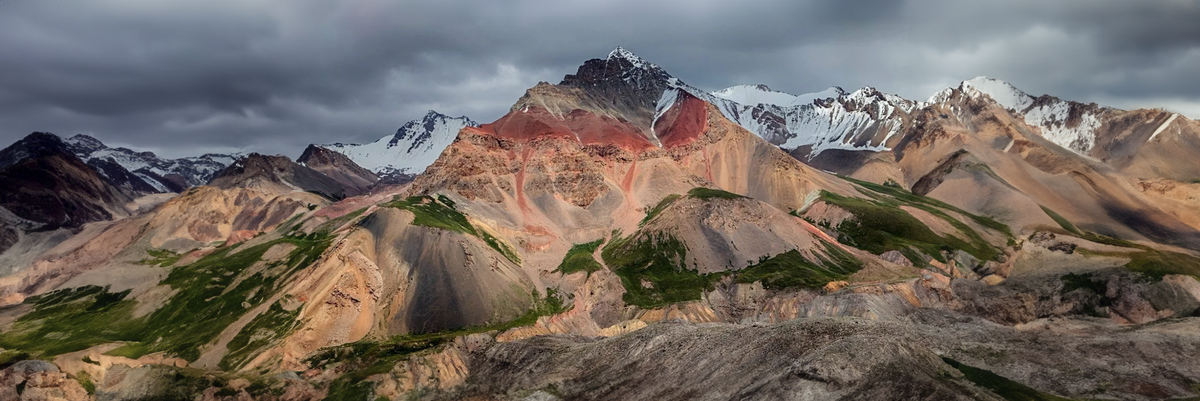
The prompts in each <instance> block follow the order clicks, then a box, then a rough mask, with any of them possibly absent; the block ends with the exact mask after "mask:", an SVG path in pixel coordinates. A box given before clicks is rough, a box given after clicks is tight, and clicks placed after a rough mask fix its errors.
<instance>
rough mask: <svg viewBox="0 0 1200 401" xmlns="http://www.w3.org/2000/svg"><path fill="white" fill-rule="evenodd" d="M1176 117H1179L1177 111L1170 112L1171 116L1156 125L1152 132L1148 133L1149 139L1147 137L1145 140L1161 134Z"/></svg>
mask: <svg viewBox="0 0 1200 401" xmlns="http://www.w3.org/2000/svg"><path fill="white" fill-rule="evenodd" d="M1176 117H1179V114H1178V113H1177V114H1172V115H1171V118H1168V119H1167V122H1164V123H1163V125H1160V126H1158V129H1156V130H1154V133H1153V134H1151V135H1150V139H1147V140H1146V142H1150V141H1153V140H1154V137H1156V136H1158V134H1161V133H1162V132H1163V131H1166V130H1167V127H1168V126H1170V125H1171V123H1173V122H1175V118H1176Z"/></svg>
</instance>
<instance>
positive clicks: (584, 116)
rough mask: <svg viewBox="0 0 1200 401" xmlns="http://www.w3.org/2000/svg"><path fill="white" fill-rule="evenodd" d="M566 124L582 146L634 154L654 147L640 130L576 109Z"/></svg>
mask: <svg viewBox="0 0 1200 401" xmlns="http://www.w3.org/2000/svg"><path fill="white" fill-rule="evenodd" d="M566 122H567V126H568V127H570V128H571V131H573V132H574V133H575V135H576V136H577V137H578V138H579V142H581V143H583V144H584V145H592V144H596V145H615V146H618V147H621V148H623V149H626V150H630V151H635V152H637V151H642V150H646V149H649V148H653V147H654V144H653V143H650V141H649V140H648V139H646V137H645V136H644V135H642V131H641V130H640V129H638V128H637V127H634V126H633V125H632V124H629V123H628V122H626V121H621V120H617V119H615V118H612V117H609V116H601V115H596V114H595V113H592V112H589V111H585V110H579V109H576V110H575V111H572V112H571V113H570V114H568V115H567V118H566Z"/></svg>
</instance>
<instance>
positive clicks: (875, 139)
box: [712, 85, 920, 158]
mask: <svg viewBox="0 0 1200 401" xmlns="http://www.w3.org/2000/svg"><path fill="white" fill-rule="evenodd" d="M712 95H713V96H716V97H718V98H721V99H724V100H726V101H727V102H726V103H725V104H722V105H720V109H721V112H722V113H723V114H725V117H726V118H729V119H730V120H732V121H734V122H736V123H738V124H739V125H741V126H742V127H745V128H746V129H748V130H750V131H751V132H754V133H756V134H758V135H759V136H760V137H762V138H763V139H766V140H767V141H768V142H771V143H773V144H776V145H779V147H781V148H783V149H786V150H789V151H791V150H794V149H797V148H801V147H808V149H809V151H808V152H807V154H808V157H809V158H812V157H814V156H816V155H817V154H820V153H821V152H822V151H825V150H828V149H856V150H887V147H886V145H885V144H886V143H887V141H888V140H889V139H891V138H892V137H893V136H894V135H896V134H898V133H900V132H901V131H902V128H903V126H904V123H905V121H907V116H908V113H910V112H911V111H913V110H914V109H916V108H918V107H919V106H920V104H919V103H917V102H913V101H910V100H907V99H904V98H901V97H899V96H896V95H892V94H887V93H883V92H879V91H878V90H875V89H874V88H870V87H866V88H862V89H859V90H856V91H854V92H850V93H847V92H846V91H844V90H842V89H841V88H838V87H832V88H829V89H826V90H824V91H821V92H816V93H808V94H803V95H791V94H788V93H783V92H776V91H772V90H770V88H767V87H766V86H765V85H739V86H734V87H730V88H726V89H722V90H719V91H716V92H713V93H712Z"/></svg>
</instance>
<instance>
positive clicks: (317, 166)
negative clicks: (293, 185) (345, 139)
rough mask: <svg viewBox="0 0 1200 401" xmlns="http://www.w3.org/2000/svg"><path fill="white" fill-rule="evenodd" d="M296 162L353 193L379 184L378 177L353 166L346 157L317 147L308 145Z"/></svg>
mask: <svg viewBox="0 0 1200 401" xmlns="http://www.w3.org/2000/svg"><path fill="white" fill-rule="evenodd" d="M296 162H297V163H300V164H301V165H303V166H305V167H308V168H311V169H313V170H316V171H317V172H319V173H321V174H324V175H325V176H327V177H329V178H333V179H334V180H335V181H337V182H338V183H340V184H341V185H342V186H343V187H345V188H348V189H350V190H351V192H353V193H362V192H364V191H366V190H367V189H368V188H370V187H371V186H372V185H375V183H376V182H379V176H377V175H375V173H372V172H371V171H370V170H367V169H365V168H362V167H360V166H359V165H358V164H355V163H354V161H352V160H350V158H349V157H346V155H343V154H341V153H338V152H334V151H332V150H329V149H325V148H323V147H320V146H317V145H308V147H307V148H305V149H304V153H302V154H300V157H299V158H297V159H296Z"/></svg>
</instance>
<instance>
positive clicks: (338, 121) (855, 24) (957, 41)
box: [0, 0, 1200, 156]
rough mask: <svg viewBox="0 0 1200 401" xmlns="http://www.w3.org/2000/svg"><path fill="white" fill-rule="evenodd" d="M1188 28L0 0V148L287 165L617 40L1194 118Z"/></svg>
mask: <svg viewBox="0 0 1200 401" xmlns="http://www.w3.org/2000/svg"><path fill="white" fill-rule="evenodd" d="M425 3H429V4H425ZM1195 21H1200V2H1197V1H1195V0H1178V1H1138V2H1096V1H1089V0H1064V1H1055V2H1045V1H1031V0H1018V1H1006V2H962V1H950V0H930V1H897V0H875V1H856V2H825V1H811V2H804V1H784V0H777V1H745V2H728V1H719V2H718V1H682V0H671V1H657V2H647V1H632V0H617V1H606V2H595V1H583V0H564V1H554V2H542V1H531V0H515V1H506V2H488V1H467V0H448V1H439V2H416V1H401V2H390V1H382V0H358V1H349V2H329V1H323V0H249V1H245V0H243V1H235V0H214V1H207V2H174V1H167V2H163V1H150V0H93V1H86V2H84V1H66V0H0V55H3V57H0V142H3V143H9V142H12V141H14V140H16V139H18V138H20V137H22V136H24V135H26V134H28V133H29V132H32V131H52V132H56V133H59V134H62V135H71V134H75V133H81V132H87V133H92V134H94V135H95V136H97V137H98V138H100V139H101V140H104V141H105V142H107V143H110V144H114V145H124V146H130V147H135V148H141V149H150V150H155V151H157V152H159V153H162V154H166V155H171V156H184V155H191V154H198V153H202V152H206V151H223V150H229V149H233V148H245V149H248V150H255V151H265V152H269V153H284V154H288V155H292V156H295V155H297V154H298V153H299V151H300V149H302V147H303V146H305V145H306V144H308V143H312V142H316V143H324V142H362V141H370V140H374V139H376V138H379V137H382V136H384V135H387V134H389V133H390V132H392V131H393V130H394V129H395V128H396V127H398V126H399V125H401V124H402V123H403V122H404V121H407V120H409V119H412V118H416V117H419V116H420V115H422V114H424V112H425V110H427V109H436V110H438V111H441V112H443V113H447V114H454V115H468V116H470V117H472V118H474V119H476V120H479V121H490V120H492V119H495V118H497V117H499V116H500V115H502V114H503V113H504V112H506V111H507V108H508V107H509V105H511V104H512V102H514V101H515V100H516V99H517V98H518V97H519V96H520V95H521V94H522V93H523V91H524V90H525V89H526V88H528V87H530V86H533V85H534V84H536V83H537V82H538V81H550V82H557V81H558V80H559V79H561V77H562V75H564V74H567V73H571V72H574V70H575V68H576V67H577V66H578V65H579V64H581V63H582V62H583V61H584V60H586V59H588V58H593V57H603V56H604V54H606V53H607V51H608V50H610V49H612V48H613V47H615V46H617V45H622V46H625V47H627V48H629V49H631V50H633V51H635V52H637V53H638V54H639V55H641V56H643V57H645V58H647V59H649V60H651V61H653V62H655V63H658V64H659V65H661V66H663V67H664V68H666V69H667V70H668V71H670V72H671V73H672V74H674V75H675V76H677V77H680V78H681V79H683V80H685V81H687V82H689V83H691V84H693V85H696V86H699V87H702V88H708V89H720V88H722V87H726V86H729V85H734V84H739V83H765V84H768V85H770V86H772V87H773V88H776V89H780V90H785V91H789V92H808V91H817V90H821V89H824V88H826V87H828V86H832V85H838V86H843V87H845V88H848V89H850V88H856V87H860V86H868V85H869V86H874V87H877V88H879V89H881V90H884V91H889V92H894V93H898V94H900V95H902V96H906V97H910V98H917V99H923V98H925V97H928V96H929V95H930V94H932V93H933V92H935V91H937V90H939V89H942V88H944V87H948V86H953V85H956V84H957V82H958V81H961V80H963V79H968V78H971V77H974V76H977V75H988V76H992V77H995V78H1000V79H1005V80H1008V81H1010V82H1012V83H1013V84H1015V85H1017V86H1018V87H1020V88H1022V89H1024V90H1026V91H1028V92H1030V93H1032V94H1043V93H1050V94H1053V95H1056V96H1059V97H1062V98H1066V99H1073V100H1080V101H1095V102H1100V103H1104V104H1111V105H1113V106H1118V107H1126V108H1132V107H1155V106H1162V107H1167V108H1169V109H1173V110H1177V111H1181V112H1184V113H1188V115H1190V116H1192V117H1200V80H1197V79H1194V77H1196V76H1198V75H1200V24H1196V23H1195Z"/></svg>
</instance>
